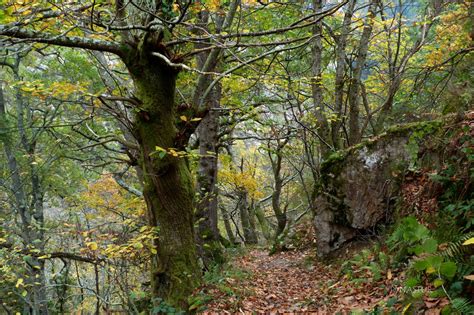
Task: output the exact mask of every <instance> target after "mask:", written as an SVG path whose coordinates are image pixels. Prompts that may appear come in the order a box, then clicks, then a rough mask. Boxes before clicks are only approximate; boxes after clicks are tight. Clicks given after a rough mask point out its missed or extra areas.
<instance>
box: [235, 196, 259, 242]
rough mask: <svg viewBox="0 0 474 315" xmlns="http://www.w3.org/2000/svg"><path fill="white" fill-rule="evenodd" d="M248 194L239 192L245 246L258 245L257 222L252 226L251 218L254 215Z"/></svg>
mask: <svg viewBox="0 0 474 315" xmlns="http://www.w3.org/2000/svg"><path fill="white" fill-rule="evenodd" d="M247 195H248V193H247V191H245V190H244V189H241V190H240V191H239V212H240V221H241V223H242V230H243V231H244V239H245V244H248V245H252V244H257V242H258V239H257V233H256V232H255V222H254V224H253V225H252V221H251V216H252V215H253V213H252V212H251V210H250V207H249V204H248V200H247V198H248V196H247Z"/></svg>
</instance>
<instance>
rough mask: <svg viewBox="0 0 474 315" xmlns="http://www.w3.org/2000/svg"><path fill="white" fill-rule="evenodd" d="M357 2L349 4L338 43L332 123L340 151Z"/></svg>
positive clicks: (333, 141) (335, 141)
mask: <svg viewBox="0 0 474 315" xmlns="http://www.w3.org/2000/svg"><path fill="white" fill-rule="evenodd" d="M356 1H357V0H350V1H349V3H348V4H347V8H346V12H345V14H344V20H343V21H342V26H341V33H340V35H339V36H338V37H337V41H336V75H335V83H334V108H335V111H336V115H337V119H336V120H334V121H333V122H332V123H331V137H332V144H333V146H334V148H335V149H340V148H341V147H342V145H341V144H340V142H341V141H340V136H339V129H340V128H341V125H342V114H343V107H344V106H343V104H344V75H345V73H346V71H345V69H346V46H347V38H348V36H349V32H350V26H351V22H352V15H353V14H354V7H355V4H356Z"/></svg>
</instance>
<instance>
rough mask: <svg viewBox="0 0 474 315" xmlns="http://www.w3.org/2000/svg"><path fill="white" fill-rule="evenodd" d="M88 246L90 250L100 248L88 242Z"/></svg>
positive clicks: (94, 243)
mask: <svg viewBox="0 0 474 315" xmlns="http://www.w3.org/2000/svg"><path fill="white" fill-rule="evenodd" d="M86 245H87V247H88V248H89V249H90V250H97V248H98V246H97V243H96V242H87V243H86Z"/></svg>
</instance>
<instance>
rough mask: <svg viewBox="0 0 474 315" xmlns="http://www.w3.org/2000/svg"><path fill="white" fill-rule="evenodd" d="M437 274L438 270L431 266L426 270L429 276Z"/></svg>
mask: <svg viewBox="0 0 474 315" xmlns="http://www.w3.org/2000/svg"><path fill="white" fill-rule="evenodd" d="M435 272H436V269H434V268H433V266H429V267H428V268H427V269H426V273H427V274H431V273H435Z"/></svg>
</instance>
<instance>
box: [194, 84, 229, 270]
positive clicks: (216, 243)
mask: <svg viewBox="0 0 474 315" xmlns="http://www.w3.org/2000/svg"><path fill="white" fill-rule="evenodd" d="M220 99H221V87H220V84H217V85H216V86H215V87H214V88H213V90H212V93H211V99H210V109H209V111H208V112H207V115H206V116H204V118H203V119H202V121H201V124H200V125H199V155H200V159H199V171H198V178H197V190H198V192H199V202H198V204H197V207H196V220H197V222H198V228H197V240H198V250H199V254H200V256H201V258H202V259H203V260H204V263H205V265H206V266H207V265H209V264H210V263H222V262H223V255H222V248H221V244H220V234H219V229H218V227H217V223H218V216H217V208H218V199H217V186H216V184H217V161H218V149H217V141H218V133H219V110H218V109H219V108H220Z"/></svg>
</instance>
